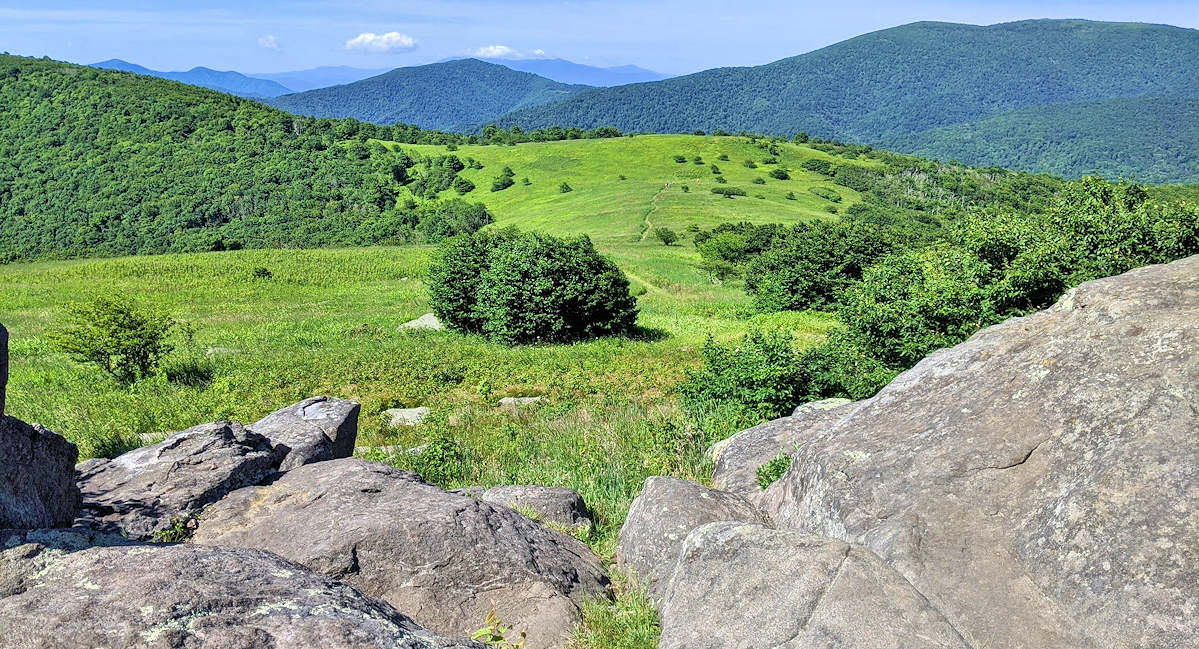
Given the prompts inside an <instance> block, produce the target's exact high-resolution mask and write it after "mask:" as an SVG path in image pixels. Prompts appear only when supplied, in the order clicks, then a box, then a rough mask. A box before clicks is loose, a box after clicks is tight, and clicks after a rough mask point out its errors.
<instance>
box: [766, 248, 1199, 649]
mask: <svg viewBox="0 0 1199 649" xmlns="http://www.w3.org/2000/svg"><path fill="white" fill-rule="evenodd" d="M761 502H762V503H763V504H764V506H765V507H766V508H767V510H768V511H769V512H770V513H771V514H772V515H773V517H774V519H775V521H776V522H777V523H778V526H779V527H780V528H783V527H789V528H795V529H799V530H803V531H807V532H811V533H816V534H821V535H824V536H828V537H831V538H836V539H841V540H844V541H848V542H851V543H855V544H860V545H861V546H863V547H865V548H867V549H869V550H870V551H871V552H873V553H874V554H875V555H877V556H878V557H879V558H880V559H882V561H883V562H884V563H885V564H886V565H888V566H889V567H891V568H892V569H894V570H895V571H896V572H897V573H898V574H900V575H901V576H903V577H904V578H905V579H906V580H907V581H908V582H910V583H911V584H912V585H913V586H914V587H915V588H916V590H918V591H919V592H920V593H921V594H923V596H924V597H926V598H927V599H928V600H929V602H930V603H931V604H932V606H933V607H934V608H936V609H937V610H938V611H940V612H941V613H942V614H943V615H944V616H945V617H946V619H947V620H948V621H949V623H950V624H952V625H953V626H954V627H955V628H956V629H958V631H959V632H960V633H961V634H962V636H963V637H965V638H967V639H968V640H969V643H970V644H969V646H971V647H974V648H975V649H983V648H984V647H985V648H987V649H1018V648H1022V647H1086V648H1100V647H1102V648H1106V647H1155V648H1156V647H1160V648H1163V649H1165V648H1167V647H1168V648H1171V649H1173V648H1174V647H1182V646H1190V647H1193V646H1196V645H1195V642H1196V640H1195V639H1196V638H1199V257H1192V258H1189V259H1184V260H1181V261H1177V262H1174V263H1172V264H1168V265H1162V266H1152V267H1146V268H1141V269H1138V270H1135V271H1132V272H1129V273H1126V274H1124V275H1121V276H1118V277H1113V278H1108V279H1103V280H1098V281H1094V282H1090V283H1087V284H1084V285H1082V286H1080V287H1079V288H1077V289H1075V290H1073V291H1071V292H1069V293H1068V294H1066V295H1065V296H1064V297H1063V298H1062V299H1061V300H1060V301H1059V302H1058V304H1057V305H1055V306H1054V307H1052V308H1051V309H1049V310H1047V311H1043V312H1039V313H1035V314H1033V315H1030V316H1028V317H1025V318H1018V319H1013V320H1009V321H1007V322H1005V323H1003V324H1000V325H997V326H994V327H991V328H989V329H986V330H984V331H981V332H979V333H978V334H976V335H975V336H974V337H972V338H971V339H970V340H968V341H966V342H965V343H962V344H960V345H958V346H956V347H953V348H951V349H947V350H942V351H939V352H937V353H934V354H933V355H931V356H930V357H928V358H927V359H925V360H924V361H922V362H921V363H920V364H918V365H917V366H916V367H915V368H913V369H912V370H910V371H908V372H906V373H904V374H902V375H901V376H899V377H898V378H897V379H896V380H895V381H894V382H892V383H891V385H889V386H887V387H886V388H885V389H884V390H883V391H882V392H880V393H879V394H878V395H876V396H875V397H873V398H872V399H869V400H867V401H865V402H862V403H861V404H860V405H859V406H858V407H857V409H856V410H854V411H853V412H852V413H851V414H850V415H849V416H847V417H846V418H844V419H843V420H841V421H840V422H838V423H836V424H835V425H833V426H831V427H828V428H826V429H824V430H822V431H819V432H816V433H815V434H814V435H812V436H811V437H810V438H808V439H807V440H806V441H804V442H803V443H801V445H800V448H799V449H798V453H797V456H796V459H795V461H794V462H793V464H792V466H791V468H790V470H789V471H788V472H787V474H786V475H785V476H784V477H783V478H782V479H781V480H780V481H779V482H777V483H775V484H774V485H773V486H772V487H771V488H770V489H769V490H767V492H766V494H765V495H764V497H763V500H762V501H761ZM803 646H807V645H803Z"/></svg>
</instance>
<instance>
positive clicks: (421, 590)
mask: <svg viewBox="0 0 1199 649" xmlns="http://www.w3.org/2000/svg"><path fill="white" fill-rule="evenodd" d="M192 540H193V541H194V542H196V543H204V544H210V545H217V546H223V547H253V548H260V549H264V550H270V551H272V552H275V553H277V554H279V555H281V556H283V557H285V558H288V559H291V560H293V561H296V562H298V563H301V564H303V565H306V566H308V567H309V568H312V569H313V570H316V571H317V572H320V573H322V574H325V575H328V576H330V577H333V578H335V579H339V580H341V581H343V582H345V583H347V584H350V585H352V586H354V587H355V588H358V589H359V590H361V591H363V592H364V593H367V594H369V595H372V596H376V597H381V598H383V599H384V600H386V601H388V602H390V603H391V604H392V605H393V606H395V607H396V608H398V609H400V610H402V611H404V612H405V613H407V614H408V615H411V616H412V617H413V618H414V619H415V620H417V621H418V622H419V623H420V624H422V625H424V626H426V627H428V628H430V629H433V630H435V631H437V632H440V633H444V634H447V635H469V634H470V633H472V632H474V631H476V630H478V629H480V628H482V627H483V623H484V620H485V619H486V617H487V614H488V612H489V611H491V610H495V611H496V612H497V614H498V615H499V617H500V619H501V620H503V621H504V623H505V624H507V625H511V626H513V627H515V629H516V631H526V632H527V633H528V645H527V646H528V647H529V649H545V648H552V647H562V646H564V645H565V643H566V641H567V640H568V639H569V636H570V634H571V632H572V631H573V628H574V626H575V624H576V623H577V622H578V620H579V607H580V606H581V604H582V603H583V601H584V600H586V599H587V598H589V597H595V596H602V595H605V594H606V593H607V592H608V579H607V576H606V575H605V574H604V571H603V568H602V566H601V565H600V562H599V560H598V559H597V558H596V557H595V556H594V555H593V554H592V553H591V551H590V549H589V548H588V547H587V546H586V545H584V544H582V543H580V542H579V541H576V540H575V539H573V538H571V537H569V536H567V535H565V534H562V533H559V532H555V531H553V530H550V529H547V528H545V527H543V526H541V525H538V524H537V523H534V522H533V521H531V520H529V519H528V518H526V517H524V516H521V515H520V514H518V513H516V512H515V511H512V510H510V509H508V508H506V507H498V506H495V505H492V504H489V503H485V502H481V501H479V500H476V499H474V498H470V497H468V496H464V495H459V494H453V493H449V492H447V491H444V490H442V489H439V488H438V487H435V486H433V485H430V484H427V483H425V482H423V481H422V480H421V479H420V478H419V477H418V476H417V475H416V474H414V473H410V472H407V471H400V470H398V469H394V468H392V467H388V466H385V465H381V464H374V463H370V462H365V461H362V460H358V459H347V460H334V461H332V462H322V463H320V464H310V465H307V466H303V467H299V468H297V469H293V470H292V471H289V472H287V473H285V474H283V475H282V476H281V477H280V478H279V479H278V480H276V481H275V482H273V483H271V484H270V485H268V486H263V487H251V488H247V489H242V490H239V491H236V492H234V493H232V494H230V495H229V496H227V497H226V498H224V499H223V500H221V501H220V502H218V503H216V504H214V505H213V506H211V507H209V508H208V509H207V510H206V511H205V512H204V515H203V516H202V517H201V518H200V522H199V528H198V529H197V531H196V533H195V535H194V536H193V537H192Z"/></svg>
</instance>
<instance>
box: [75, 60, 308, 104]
mask: <svg viewBox="0 0 1199 649" xmlns="http://www.w3.org/2000/svg"><path fill="white" fill-rule="evenodd" d="M88 67H93V68H102V69H105V70H120V71H122V72H132V73H134V74H144V75H147V76H151V77H159V78H161V79H170V80H171V81H178V82H180V83H186V84H188V85H192V86H200V87H201V88H210V89H212V90H219V91H221V92H227V93H229V94H231V95H237V96H239V97H249V98H265V97H278V96H279V95H286V94H288V93H290V92H295V91H294V90H292V89H291V88H288V87H286V86H284V85H282V84H280V83H277V82H275V81H271V80H269V79H261V78H255V77H250V76H246V75H244V74H242V73H240V72H222V71H219V70H211V69H209V68H202V67H196V68H192V69H190V70H188V71H186V72H159V71H158V70H151V69H149V68H146V67H142V66H140V65H137V64H136V63H130V62H128V61H122V60H120V59H109V60H108V61H101V62H99V63H93V64H91V65H90V66H88Z"/></svg>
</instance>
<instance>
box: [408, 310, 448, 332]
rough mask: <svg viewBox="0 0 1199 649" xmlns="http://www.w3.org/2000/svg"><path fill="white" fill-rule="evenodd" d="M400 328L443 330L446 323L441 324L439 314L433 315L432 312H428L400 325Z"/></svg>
mask: <svg viewBox="0 0 1199 649" xmlns="http://www.w3.org/2000/svg"><path fill="white" fill-rule="evenodd" d="M400 329H428V330H430V331H442V330H444V329H445V325H443V324H441V321H440V320H438V319H437V316H435V315H433V314H432V313H426V314H425V315H423V316H421V317H419V318H417V319H415V320H409V321H408V322H405V323H404V324H402V325H400Z"/></svg>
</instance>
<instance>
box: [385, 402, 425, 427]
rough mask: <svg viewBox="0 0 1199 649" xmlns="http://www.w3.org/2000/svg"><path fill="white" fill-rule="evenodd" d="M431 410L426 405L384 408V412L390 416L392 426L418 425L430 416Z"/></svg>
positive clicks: (389, 423)
mask: <svg viewBox="0 0 1199 649" xmlns="http://www.w3.org/2000/svg"><path fill="white" fill-rule="evenodd" d="M429 412H430V410H429V409H428V408H426V407H424V406H421V407H420V408H392V409H391V410H384V411H383V414H385V415H387V417H388V425H390V426H391V427H392V428H396V427H399V426H416V425H418V424H420V423H421V422H423V421H424V420H425V417H428V416H429Z"/></svg>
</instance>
